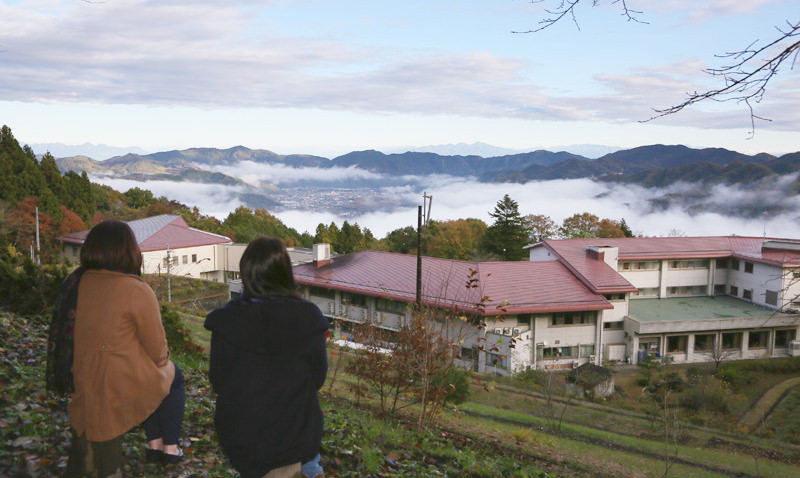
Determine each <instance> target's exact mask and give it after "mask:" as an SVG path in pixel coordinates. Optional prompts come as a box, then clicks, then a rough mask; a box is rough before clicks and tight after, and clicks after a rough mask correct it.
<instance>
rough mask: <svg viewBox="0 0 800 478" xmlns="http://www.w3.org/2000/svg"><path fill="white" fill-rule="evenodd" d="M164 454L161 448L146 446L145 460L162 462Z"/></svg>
mask: <svg viewBox="0 0 800 478" xmlns="http://www.w3.org/2000/svg"><path fill="white" fill-rule="evenodd" d="M163 454H164V452H162V451H161V450H154V449H152V448H147V447H145V448H144V461H146V462H147V463H161V456H162V455H163Z"/></svg>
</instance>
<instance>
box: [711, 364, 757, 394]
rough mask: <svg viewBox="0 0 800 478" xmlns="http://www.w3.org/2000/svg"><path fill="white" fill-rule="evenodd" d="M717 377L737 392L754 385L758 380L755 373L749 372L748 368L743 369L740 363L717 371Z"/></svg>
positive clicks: (725, 366)
mask: <svg viewBox="0 0 800 478" xmlns="http://www.w3.org/2000/svg"><path fill="white" fill-rule="evenodd" d="M715 375H716V377H717V378H718V379H720V380H722V381H723V382H725V383H726V384H727V385H729V386H730V387H731V388H732V389H733V390H734V391H737V392H738V391H740V390H742V389H744V388H745V387H747V386H749V385H752V384H753V383H755V382H756V380H757V378H758V376H757V374H756V372H755V371H753V370H748V367H741V366H739V365H738V363H736V364H733V363H730V364H725V365H723V366H722V367H720V368H719V369H717V371H716V374H715Z"/></svg>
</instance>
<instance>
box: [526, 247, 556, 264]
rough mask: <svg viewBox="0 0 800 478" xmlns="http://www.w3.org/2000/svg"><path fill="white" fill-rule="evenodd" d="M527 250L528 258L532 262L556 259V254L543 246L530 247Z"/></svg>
mask: <svg viewBox="0 0 800 478" xmlns="http://www.w3.org/2000/svg"><path fill="white" fill-rule="evenodd" d="M528 251H529V253H530V254H529V258H530V260H531V261H533V262H541V261H555V260H558V259H557V258H556V256H555V255H554V254H553V253H552V252H550V251H548V250H547V248H546V247H544V246H536V247H532V248H530V249H529V250H528Z"/></svg>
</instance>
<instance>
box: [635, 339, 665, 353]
mask: <svg viewBox="0 0 800 478" xmlns="http://www.w3.org/2000/svg"><path fill="white" fill-rule="evenodd" d="M660 349H661V337H647V338H641V339H639V350H646V351H647V353H652V354H658V353H659V350H660Z"/></svg>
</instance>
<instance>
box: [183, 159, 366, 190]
mask: <svg viewBox="0 0 800 478" xmlns="http://www.w3.org/2000/svg"><path fill="white" fill-rule="evenodd" d="M195 166H198V167H200V168H203V169H207V170H209V171H216V172H220V173H223V174H227V175H229V176H234V177H237V178H239V179H241V180H242V181H244V182H246V183H247V184H250V185H253V186H260V185H267V184H286V183H296V182H300V181H304V180H313V181H331V182H334V181H335V182H345V181H353V180H360V179H375V180H378V179H381V176H380V175H379V174H375V173H372V172H369V171H366V170H364V169H359V168H357V167H355V166H352V167H349V168H292V167H290V166H286V165H283V164H262V163H256V162H254V161H240V162H238V163H236V164H233V165H230V166H227V165H215V166H207V165H202V164H196V165H195Z"/></svg>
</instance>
